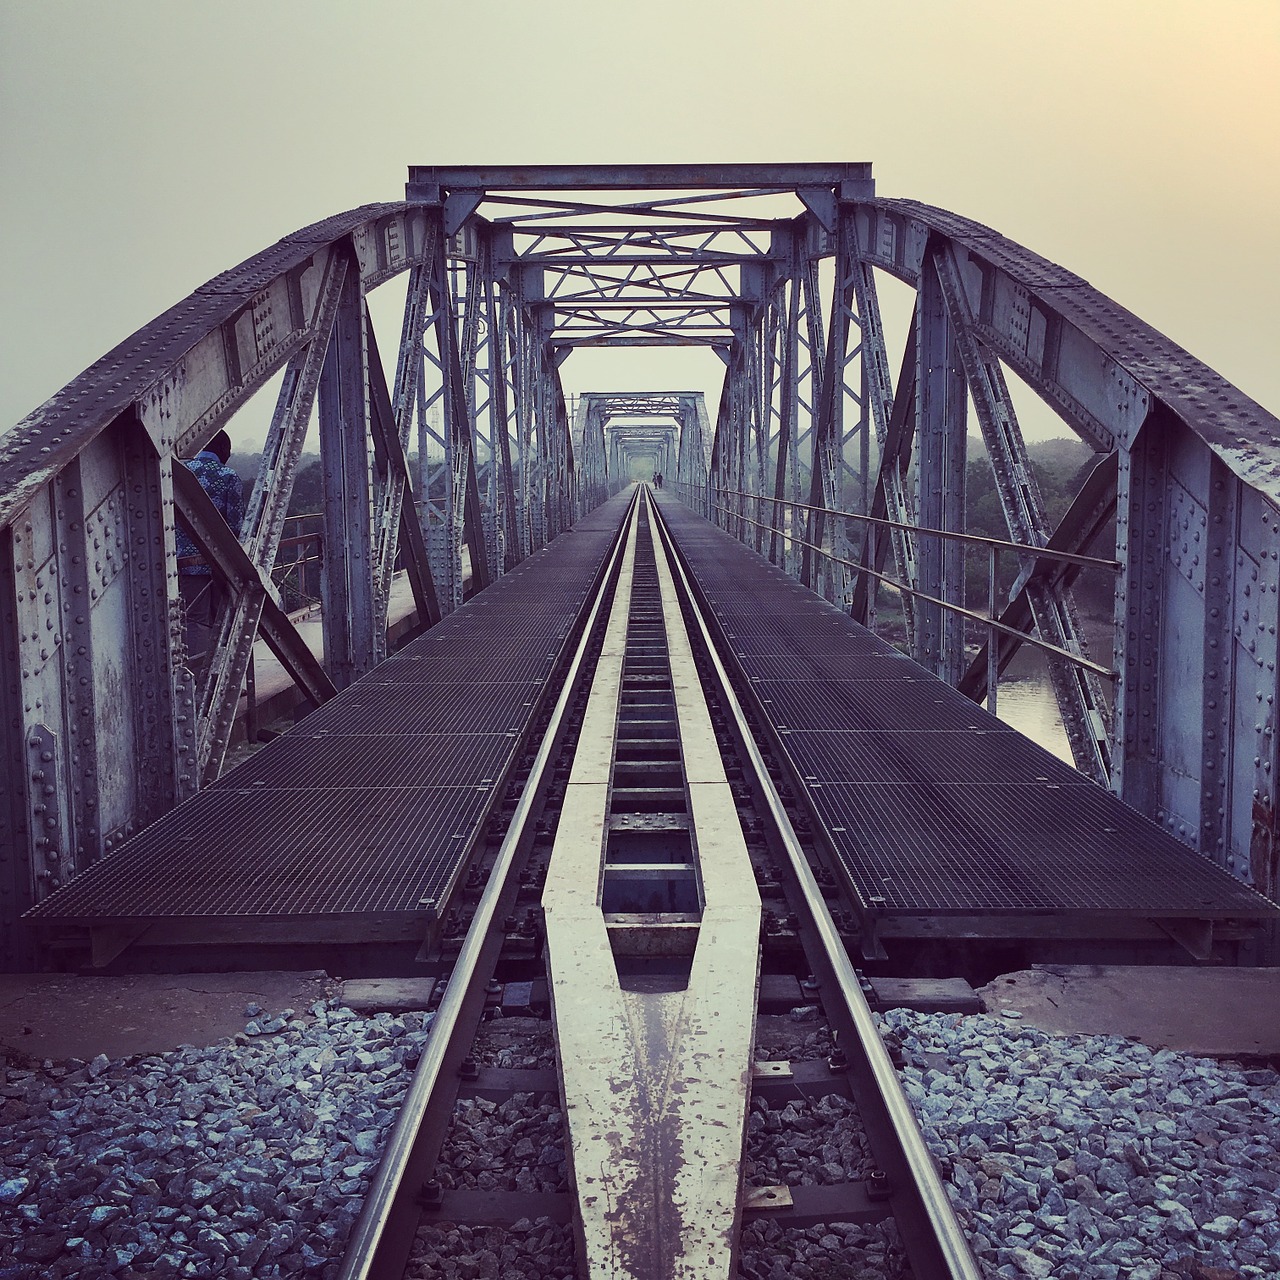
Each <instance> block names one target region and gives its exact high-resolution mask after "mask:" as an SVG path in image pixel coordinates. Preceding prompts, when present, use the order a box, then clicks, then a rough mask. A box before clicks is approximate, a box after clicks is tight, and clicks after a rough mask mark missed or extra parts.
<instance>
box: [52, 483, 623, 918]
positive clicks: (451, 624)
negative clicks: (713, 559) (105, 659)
mask: <svg viewBox="0 0 1280 1280" xmlns="http://www.w3.org/2000/svg"><path fill="white" fill-rule="evenodd" d="M625 510H626V499H625V498H618V499H614V500H613V501H611V502H609V503H607V504H606V505H605V506H604V507H601V508H599V509H598V510H597V511H595V512H593V513H592V514H591V515H590V516H588V517H586V518H585V519H583V520H581V521H579V522H578V524H576V525H575V526H574V528H573V530H572V531H571V532H569V533H566V534H564V535H562V536H561V537H560V538H557V539H556V541H555V543H554V544H553V545H552V546H550V547H548V548H545V549H544V550H543V551H541V552H538V553H537V554H535V555H533V556H530V557H529V559H527V560H526V561H524V562H523V563H522V564H520V565H519V566H517V568H516V569H514V570H513V571H512V572H511V573H509V574H506V575H504V576H503V577H502V578H500V579H498V581H497V582H495V583H494V584H493V585H492V586H490V587H489V588H488V589H487V590H485V591H484V592H482V593H481V594H480V595H478V596H477V597H476V598H475V599H473V600H471V601H469V602H468V603H467V604H465V605H464V606H463V607H462V608H461V609H459V610H457V611H456V612H455V613H452V614H450V615H449V616H448V617H446V618H445V619H444V620H443V621H441V622H440V623H439V624H438V625H436V626H435V627H433V628H432V629H431V630H429V631H427V632H426V633H424V634H423V635H422V636H420V637H418V639H416V640H414V641H413V642H412V643H410V644H408V645H406V646H405V647H404V648H403V649H401V650H400V651H399V652H397V653H396V654H395V655H394V656H393V657H391V658H389V659H388V660H387V661H386V662H384V663H382V664H381V665H380V666H378V667H377V668H376V669H375V670H374V671H372V672H371V673H370V674H369V675H368V676H366V677H365V678H364V679H363V680H361V681H359V682H358V683H357V684H354V685H352V686H351V687H350V688H349V689H346V690H344V691H343V692H342V693H340V694H338V695H337V696H336V697H335V698H333V699H332V700H330V701H329V702H327V703H325V705H324V706H322V707H320V708H319V709H318V710H316V711H314V712H312V713H311V715H309V716H308V717H307V718H306V719H305V720H303V721H302V723H300V724H299V725H297V726H296V727H295V728H294V729H293V730H291V731H290V732H289V733H287V734H285V735H283V736H282V737H280V738H277V739H276V740H275V741H273V742H271V743H270V744H268V745H267V746H265V747H264V748H263V749H262V750H261V751H259V752H257V753H256V754H255V755H253V756H252V757H251V758H250V759H249V760H247V761H246V762H245V763H244V764H242V765H240V766H239V767H238V768H236V769H234V770H232V771H231V772H230V773H227V774H225V775H224V776H223V777H222V778H220V779H219V780H218V781H217V782H216V783H215V784H214V785H213V786H211V787H209V788H208V789H206V790H205V791H202V792H201V793H200V794H199V795H197V796H195V797H193V798H192V799H191V800H189V801H188V802H187V803H185V804H183V805H181V806H180V807H179V808H177V809H175V810H173V812H171V813H169V814H167V815H166V816H165V817H163V818H161V819H160V820H159V821H157V822H155V823H153V824H152V825H151V826H150V827H148V828H147V829H146V830H144V831H142V832H140V833H139V834H138V835H136V836H134V837H133V838H132V839H131V840H129V841H127V842H126V843H125V844H123V845H122V846H121V847H120V848H119V849H118V850H116V851H115V852H114V853H112V854H111V855H109V856H108V857H107V858H104V859H103V860H102V861H101V862H99V863H97V864H96V865H95V866H93V867H90V868H89V869H88V870H86V871H84V872H83V873H82V874H81V875H79V876H78V877H76V879H75V880H73V881H72V882H71V883H70V884H68V885H66V886H65V887H63V888H62V889H60V890H58V891H57V892H56V893H54V894H52V895H51V896H50V897H49V898H47V899H46V900H45V901H44V902H42V903H40V904H39V905H38V906H36V907H35V908H34V909H33V910H32V911H30V912H29V913H28V916H27V918H28V919H29V920H31V921H33V922H34V923H35V924H37V925H41V926H51V925H67V924H76V925H90V926H92V925H96V924H105V923H108V922H123V921H139V920H149V919H174V918H181V919H185V920H188V921H190V922H191V923H192V924H193V925H194V924H195V921H196V918H204V919H209V918H218V919H225V918H228V917H254V918H256V919H258V920H267V919H276V920H279V919H287V918H295V917H298V916H308V917H314V916H350V915H352V914H360V915H363V914H370V913H377V914H379V915H391V914H397V913H410V914H414V913H423V912H429V911H430V910H431V909H432V908H433V907H434V906H435V905H436V904H437V903H438V902H439V901H440V899H441V896H442V894H443V893H444V892H445V891H446V889H447V886H448V885H449V884H450V883H451V882H452V880H453V878H454V876H455V874H456V872H457V869H458V867H459V864H460V861H461V859H462V857H463V854H464V853H465V852H466V851H467V850H468V849H469V847H470V846H471V844H472V842H473V840H474V838H475V837H476V835H477V834H478V831H479V828H480V825H481V823H482V821H483V819H484V818H485V815H486V813H487V811H488V809H489V806H490V801H491V797H492V793H493V789H494V784H495V783H496V782H497V780H498V779H499V778H500V777H501V776H502V775H503V773H504V771H505V770H506V769H507V767H508V766H509V764H510V763H511V761H512V759H513V756H514V753H515V751H516V748H517V745H518V743H519V740H520V737H521V735H522V734H523V733H524V731H525V729H526V728H527V726H528V725H529V722H530V720H531V718H532V716H533V713H534V710H535V707H536V704H537V703H538V700H539V698H540V695H541V693H542V691H543V688H544V684H545V681H546V679H547V677H548V676H549V675H550V673H551V671H552V668H553V667H554V666H555V665H556V662H557V659H558V658H559V655H560V653H561V651H562V649H563V648H564V647H565V645H566V642H567V641H568V639H569V637H570V633H571V632H572V631H573V630H574V627H575V624H576V622H577V620H578V616H579V614H580V612H581V610H582V607H583V605H584V603H585V602H586V600H587V597H588V594H589V592H590V588H591V586H592V584H593V582H594V580H595V578H596V576H597V573H598V571H599V570H600V568H601V565H602V564H603V561H604V559H605V556H606V554H607V552H608V550H609V548H610V546H611V544H612V542H613V540H614V536H615V534H616V533H617V530H618V527H619V525H620V524H621V521H622V516H623V514H624V512H625Z"/></svg>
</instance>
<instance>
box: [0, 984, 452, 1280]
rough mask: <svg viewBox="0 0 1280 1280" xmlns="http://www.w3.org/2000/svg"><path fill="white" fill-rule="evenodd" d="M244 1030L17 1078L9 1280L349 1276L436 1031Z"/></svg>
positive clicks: (1, 1191)
mask: <svg viewBox="0 0 1280 1280" xmlns="http://www.w3.org/2000/svg"><path fill="white" fill-rule="evenodd" d="M245 1015H246V1017H247V1018H248V1019H249V1020H248V1022H247V1023H246V1024H245V1032H244V1033H243V1034H242V1035H240V1036H237V1037H235V1038H234V1039H233V1040H223V1041H220V1042H219V1043H217V1044H214V1045H212V1046H209V1047H207V1048H195V1047H193V1046H190V1045H186V1046H182V1047H180V1048H178V1049H176V1050H174V1051H172V1052H169V1053H162V1054H153V1055H147V1056H144V1057H134V1058H122V1059H116V1060H111V1059H108V1058H107V1057H105V1056H100V1057H98V1058H95V1059H93V1060H92V1061H90V1062H87V1063H86V1062H81V1061H78V1060H76V1059H69V1060H67V1061H65V1062H61V1063H55V1062H52V1061H45V1062H44V1063H42V1064H40V1065H39V1066H35V1067H15V1066H13V1065H6V1067H5V1070H4V1083H3V1084H2V1085H0V1098H2V1099H3V1108H0V1257H3V1258H4V1259H5V1261H4V1262H2V1263H0V1277H3V1280H28V1277H29V1278H30V1280H35V1278H36V1277H45V1276H53V1277H64V1276H65V1277H69V1276H85V1275H120V1276H132V1275H147V1276H205V1275H214V1274H217V1275H220V1276H227V1277H231V1278H232V1280H254V1278H255V1277H266V1278H275V1277H284V1276H293V1275H301V1274H309V1275H316V1276H321V1277H328V1276H332V1275H336V1273H337V1270H338V1265H339V1262H340V1260H341V1257H342V1253H343V1250H344V1248H345V1245H346V1240H347V1237H348V1235H349V1233H350V1230H351V1227H352V1225H353V1224H354V1222H355V1220H356V1218H357V1216H358V1215H359V1212H360V1205H361V1201H362V1198H363V1196H364V1193H365V1190H366V1189H367V1187H368V1184H369V1180H370V1178H371V1177H372V1175H373V1173H374V1171H375V1169H376V1167H377V1159H378V1156H379V1155H380V1154H381V1150H382V1145H383V1143H384V1141H385V1138H386V1135H387V1132H388V1130H389V1129H390V1127H391V1125H392V1123H393V1121H394V1119H395V1116H396V1111H397V1107H398V1104H399V1102H400V1100H401V1098H402V1097H403V1095H404V1092H405V1090H406V1088H407V1086H408V1083H409V1080H410V1078H411V1076H412V1072H413V1068H414V1066H415V1065H416V1063H417V1060H418V1057H419V1055H420V1053H421V1050H422V1045H423V1043H424V1041H425V1039H426V1036H427V1034H428V1031H429V1026H430V1017H431V1015H429V1014H416V1013H407V1014H402V1015H399V1016H392V1015H390V1014H378V1015H376V1016H373V1017H368V1018H365V1017H360V1016H358V1015H356V1014H354V1013H352V1012H351V1010H349V1009H345V1008H341V1007H338V1006H337V1004H336V1002H335V1001H319V1002H317V1003H316V1004H314V1005H313V1006H312V1007H311V1009H310V1010H309V1011H308V1012H307V1013H305V1014H304V1015H302V1016H297V1015H295V1012H294V1011H293V1010H291V1009H286V1010H283V1011H281V1012H279V1013H277V1014H274V1015H271V1014H268V1013H267V1012H266V1011H264V1010H262V1009H260V1008H258V1007H257V1006H256V1005H253V1006H249V1007H248V1008H247V1009H246V1010H245Z"/></svg>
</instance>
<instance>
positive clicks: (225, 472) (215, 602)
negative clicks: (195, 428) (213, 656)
mask: <svg viewBox="0 0 1280 1280" xmlns="http://www.w3.org/2000/svg"><path fill="white" fill-rule="evenodd" d="M230 457H231V438H230V436H228V435H227V433H226V432H225V431H219V432H218V434H217V435H215V436H214V437H213V439H212V440H210V441H209V443H208V444H207V445H205V447H204V448H203V449H202V450H201V451H200V452H199V453H198V454H196V456H195V457H194V458H190V459H188V460H187V461H185V462H184V464H183V465H184V466H186V467H187V469H188V470H190V471H191V472H192V473H193V474H194V476H195V477H196V479H197V480H199V481H200V487H201V488H202V489H203V490H204V491H205V493H207V494H208V495H209V499H210V501H211V502H212V503H213V505H214V506H215V507H216V508H217V509H218V512H219V514H220V515H221V516H222V518H223V519H224V520H225V521H226V522H227V524H228V525H229V526H230V529H231V532H232V533H234V534H235V535H236V537H239V536H240V524H241V522H242V521H243V520H244V485H243V484H242V483H241V480H240V477H239V476H238V475H237V474H236V473H235V471H233V470H232V468H231V467H229V466H228V465H227V459H228V458H230ZM177 535H178V536H177V551H178V598H179V599H180V600H181V602H182V620H183V630H184V632H185V635H186V640H187V656H188V658H189V659H191V660H192V661H193V662H195V661H199V660H200V659H202V658H204V656H205V653H206V652H207V650H208V649H209V647H210V646H211V645H212V644H213V641H214V627H215V625H216V624H217V621H218V610H219V608H220V606H221V603H222V596H223V591H222V588H221V585H220V584H219V583H218V580H217V579H216V578H215V577H214V576H213V570H212V569H210V568H209V566H208V565H207V564H206V563H205V561H204V557H203V556H201V554H200V551H199V549H198V548H197V547H196V544H195V543H194V542H193V541H192V540H191V536H190V535H189V534H188V533H187V531H186V530H185V529H184V528H183V527H182V526H181V524H179V525H178V528H177Z"/></svg>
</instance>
